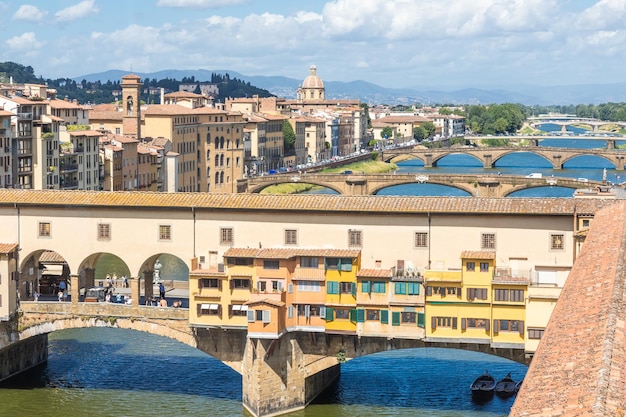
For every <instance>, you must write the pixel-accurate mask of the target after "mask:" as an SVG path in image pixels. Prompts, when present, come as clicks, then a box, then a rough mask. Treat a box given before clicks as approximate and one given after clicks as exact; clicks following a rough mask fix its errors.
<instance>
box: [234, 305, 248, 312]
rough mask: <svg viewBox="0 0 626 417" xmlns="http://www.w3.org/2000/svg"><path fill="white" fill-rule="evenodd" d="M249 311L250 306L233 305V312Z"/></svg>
mask: <svg viewBox="0 0 626 417" xmlns="http://www.w3.org/2000/svg"><path fill="white" fill-rule="evenodd" d="M240 310H241V311H247V310H248V306H246V305H241V304H233V311H240Z"/></svg>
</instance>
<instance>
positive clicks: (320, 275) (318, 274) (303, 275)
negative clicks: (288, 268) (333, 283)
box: [292, 267, 326, 281]
mask: <svg viewBox="0 0 626 417" xmlns="http://www.w3.org/2000/svg"><path fill="white" fill-rule="evenodd" d="M292 279H293V280H294V281H324V280H325V279H326V273H325V272H324V269H322V268H301V267H297V268H296V269H295V271H294V273H293V278H292Z"/></svg>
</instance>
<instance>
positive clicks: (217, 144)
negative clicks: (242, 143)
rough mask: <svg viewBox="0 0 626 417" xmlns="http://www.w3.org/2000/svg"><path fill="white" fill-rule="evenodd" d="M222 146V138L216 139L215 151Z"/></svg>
mask: <svg viewBox="0 0 626 417" xmlns="http://www.w3.org/2000/svg"><path fill="white" fill-rule="evenodd" d="M219 146H220V138H217V137H216V138H215V149H218V148H219Z"/></svg>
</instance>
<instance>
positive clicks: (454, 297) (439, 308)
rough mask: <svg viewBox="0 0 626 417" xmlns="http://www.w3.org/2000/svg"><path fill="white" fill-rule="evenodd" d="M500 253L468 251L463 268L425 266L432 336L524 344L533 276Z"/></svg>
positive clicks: (433, 338)
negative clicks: (499, 262)
mask: <svg viewBox="0 0 626 417" xmlns="http://www.w3.org/2000/svg"><path fill="white" fill-rule="evenodd" d="M495 259H496V254H495V252H492V251H464V252H463V253H462V254H461V265H462V267H461V270H460V271H433V270H428V271H426V272H425V274H424V275H425V282H426V307H425V308H426V319H427V323H428V325H427V327H426V338H427V340H430V341H456V342H465V343H485V344H490V346H492V347H510V348H518V349H519V348H523V347H524V340H525V336H524V335H525V327H524V322H525V317H526V298H527V293H528V285H529V280H528V278H526V277H523V276H518V275H517V274H515V273H512V271H511V270H510V268H501V269H496V263H495Z"/></svg>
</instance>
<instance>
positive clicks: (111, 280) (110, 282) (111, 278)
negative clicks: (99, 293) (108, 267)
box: [105, 272, 128, 288]
mask: <svg viewBox="0 0 626 417" xmlns="http://www.w3.org/2000/svg"><path fill="white" fill-rule="evenodd" d="M105 280H106V284H107V285H106V286H107V287H114V288H118V287H119V288H128V277H127V276H126V274H124V275H122V278H121V284H120V285H118V284H119V283H118V280H117V273H116V272H113V275H111V274H107V275H106V277H105Z"/></svg>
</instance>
